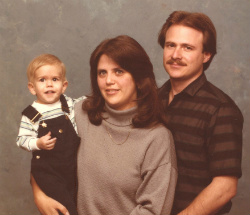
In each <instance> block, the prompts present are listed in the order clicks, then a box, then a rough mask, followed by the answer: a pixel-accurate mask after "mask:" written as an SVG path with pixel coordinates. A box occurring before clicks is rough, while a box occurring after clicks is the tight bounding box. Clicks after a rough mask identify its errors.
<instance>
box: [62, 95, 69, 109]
mask: <svg viewBox="0 0 250 215" xmlns="http://www.w3.org/2000/svg"><path fill="white" fill-rule="evenodd" d="M60 101H61V104H62V111H64V112H66V113H69V106H68V103H67V101H66V98H65V96H64V95H63V94H62V95H61V96H60Z"/></svg>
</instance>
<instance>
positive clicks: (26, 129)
mask: <svg viewBox="0 0 250 215" xmlns="http://www.w3.org/2000/svg"><path fill="white" fill-rule="evenodd" d="M38 127H39V125H38V123H35V124H32V123H31V121H30V120H29V119H28V117H26V116H22V119H21V124H20V128H19V134H18V137H17V140H16V143H17V145H18V146H19V147H20V148H23V149H25V150H26V151H35V150H40V149H45V150H51V149H53V148H54V146H55V143H56V138H53V139H51V133H50V132H49V133H48V134H46V135H45V136H43V137H41V138H37V130H38Z"/></svg>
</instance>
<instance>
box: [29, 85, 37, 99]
mask: <svg viewBox="0 0 250 215" xmlns="http://www.w3.org/2000/svg"><path fill="white" fill-rule="evenodd" d="M28 88H29V91H30V93H31V94H32V95H34V96H35V95H36V90H35V87H34V84H33V83H32V82H29V83H28Z"/></svg>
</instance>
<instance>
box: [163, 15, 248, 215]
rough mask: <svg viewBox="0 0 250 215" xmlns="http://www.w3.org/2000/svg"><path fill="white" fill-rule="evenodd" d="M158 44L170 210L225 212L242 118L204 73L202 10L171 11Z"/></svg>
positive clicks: (207, 56) (237, 169)
mask: <svg viewBox="0 0 250 215" xmlns="http://www.w3.org/2000/svg"><path fill="white" fill-rule="evenodd" d="M158 42H159V44H160V45H161V46H162V48H163V49H164V52H163V64H164V68H165V70H166V71H167V73H168V74H169V76H170V80H168V81H167V82H166V83H165V84H164V85H163V86H162V87H161V88H160V92H159V94H160V97H161V99H163V101H164V103H165V105H166V116H167V121H168V126H169V129H170V130H171V131H172V133H173V136H174V140H175V146H176V154H177V161H178V171H179V178H178V182H177V187H176V193H175V200H174V205H173V209H172V214H173V215H176V214H178V215H208V214H225V213H227V212H229V211H230V208H231V199H232V198H233V197H234V196H235V195H236V191H237V182H238V178H239V177H241V174H242V173H241V155H242V127H243V116H242V114H241V112H240V110H239V108H238V107H237V106H236V104H235V103H234V102H233V101H232V99H231V98H230V97H229V96H227V95H226V94H225V93H224V92H222V91H221V90H220V89H218V88H216V87H215V86H214V85H212V84H211V83H210V82H208V81H207V79H206V76H205V74H204V71H205V70H206V69H207V68H208V67H209V64H210V63H211V61H212V59H213V57H214V55H215V54H216V30H215V27H214V25H213V23H212V21H211V20H210V19H209V17H207V16H206V15H205V14H201V13H189V12H184V11H175V12H173V13H172V14H171V15H170V16H169V18H168V19H167V20H166V22H165V23H164V25H163V26H162V29H161V31H160V33H159V37H158Z"/></svg>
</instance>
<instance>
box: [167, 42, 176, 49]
mask: <svg viewBox="0 0 250 215" xmlns="http://www.w3.org/2000/svg"><path fill="white" fill-rule="evenodd" d="M166 47H167V48H173V47H175V45H174V44H173V43H166Z"/></svg>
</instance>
